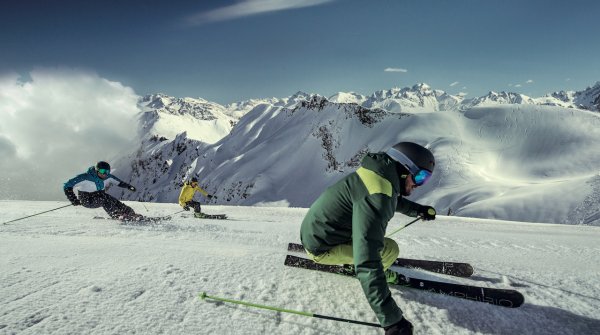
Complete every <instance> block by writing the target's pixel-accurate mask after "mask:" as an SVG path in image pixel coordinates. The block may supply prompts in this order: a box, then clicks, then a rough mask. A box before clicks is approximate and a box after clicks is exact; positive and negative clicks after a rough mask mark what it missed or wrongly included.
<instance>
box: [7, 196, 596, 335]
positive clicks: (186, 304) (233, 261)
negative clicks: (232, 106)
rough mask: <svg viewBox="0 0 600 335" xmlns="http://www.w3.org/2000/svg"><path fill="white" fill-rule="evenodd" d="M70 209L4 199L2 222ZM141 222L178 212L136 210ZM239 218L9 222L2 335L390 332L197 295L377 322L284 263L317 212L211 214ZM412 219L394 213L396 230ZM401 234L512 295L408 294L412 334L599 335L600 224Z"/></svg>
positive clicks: (456, 224)
mask: <svg viewBox="0 0 600 335" xmlns="http://www.w3.org/2000/svg"><path fill="white" fill-rule="evenodd" d="M65 204H66V203H65V202H32V201H0V208H2V210H1V211H0V222H6V221H10V220H13V219H16V218H19V217H23V216H26V215H31V214H34V213H38V212H42V211H45V210H49V209H52V208H56V207H60V206H64V205H65ZM128 204H129V205H130V206H132V207H133V208H134V209H135V210H136V211H137V212H139V213H141V214H145V215H155V216H159V215H166V214H171V213H175V212H177V211H180V210H181V208H180V207H179V206H177V205H176V204H156V203H138V202H129V203H128ZM204 211H205V212H207V213H212V214H217V213H226V214H227V215H228V216H229V218H230V219H229V220H200V219H195V218H192V217H190V213H188V212H185V213H178V214H175V215H174V216H173V219H172V220H170V221H163V222H162V223H159V224H153V225H145V226H141V225H131V224H121V223H119V222H117V221H113V220H98V219H94V216H96V215H100V216H106V214H105V213H104V212H103V211H102V210H101V209H86V208H82V207H67V208H64V209H60V210H57V211H53V212H48V213H45V214H41V215H38V216H34V217H31V218H28V219H25V220H20V221H16V222H13V223H9V224H6V225H0V253H1V254H2V258H1V259H0V269H1V271H0V334H134V333H135V334H383V330H382V329H380V328H379V329H378V328H372V327H366V326H359V325H352V324H346V323H341V322H335V321H329V320H322V319H316V318H310V317H305V316H299V315H294V314H286V313H278V312H274V311H269V310H262V309H257V308H252V307H246V306H241V305H234V304H231V303H222V302H214V301H209V300H201V299H199V297H198V296H199V293H200V292H206V293H207V294H208V295H211V296H217V297H223V298H228V299H238V300H243V301H246V302H251V303H257V304H263V305H269V306H277V307H280V308H285V309H292V310H301V311H307V312H311V313H316V314H321V315H327V316H335V317H341V318H347V319H355V320H361V321H366V322H377V320H376V319H375V315H374V314H373V312H372V311H371V309H370V307H369V305H368V304H367V301H366V299H365V297H364V294H363V292H362V290H361V288H360V286H359V283H358V281H357V280H356V279H354V278H347V277H342V276H337V275H332V274H327V273H319V272H314V271H309V270H301V269H296V268H290V267H286V266H284V265H283V260H284V258H285V255H286V253H287V252H286V247H287V244H288V242H299V229H300V223H301V221H302V218H303V217H304V215H305V213H306V211H307V209H304V208H270V207H234V206H204ZM409 220H410V218H408V217H405V216H403V215H401V214H398V215H396V217H394V218H393V219H392V221H391V222H390V224H389V226H388V233H389V232H391V231H393V230H395V229H397V228H399V227H401V226H402V225H403V224H405V223H407V222H408V221H409ZM393 238H394V239H395V240H396V241H397V242H398V244H399V245H400V249H401V256H402V257H408V258H420V259H431V260H448V261H461V262H469V263H471V264H472V265H473V266H474V268H475V274H474V276H473V277H471V278H455V277H449V276H444V275H437V274H431V273H426V272H422V271H417V270H406V269H401V268H397V270H399V271H401V272H404V273H405V274H408V275H410V276H414V277H420V278H426V279H435V280H441V281H448V282H455V283H465V284H472V285H479V286H484V287H497V288H512V289H516V290H518V291H520V292H522V293H523V295H524V296H525V304H524V305H523V306H521V307H519V308H515V309H511V308H504V307H498V306H493V305H487V304H484V303H479V302H472V301H467V300H462V299H458V298H454V297H448V296H441V295H437V294H433V293H428V292H423V291H418V290H412V289H407V288H392V289H391V291H392V293H393V296H394V299H395V300H396V301H397V302H398V303H399V305H400V307H401V308H402V310H403V311H404V312H405V316H406V318H407V319H409V320H410V321H411V322H412V323H413V324H414V326H415V333H416V334H577V335H581V334H598V333H599V330H600V315H599V314H598V311H599V310H600V268H599V266H598V260H599V259H600V245H599V244H598V240H600V228H599V227H594V226H572V225H556V224H536V223H525V222H510V221H499V220H484V219H473V218H461V217H446V216H440V217H438V219H437V220H435V221H433V222H418V223H416V224H414V225H411V226H410V227H408V228H406V229H403V230H401V231H400V232H399V233H397V234H395V235H394V236H393Z"/></svg>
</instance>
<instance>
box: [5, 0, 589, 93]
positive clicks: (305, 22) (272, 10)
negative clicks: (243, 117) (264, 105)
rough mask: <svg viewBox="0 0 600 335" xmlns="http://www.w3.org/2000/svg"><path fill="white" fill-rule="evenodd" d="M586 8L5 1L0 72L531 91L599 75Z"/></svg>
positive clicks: (191, 88)
mask: <svg viewBox="0 0 600 335" xmlns="http://www.w3.org/2000/svg"><path fill="white" fill-rule="evenodd" d="M599 17H600V2H598V1H593V0H590V1H582V0H572V1H541V0H540V1H527V0H520V1H516V0H497V1H496V0H489V1H485V0H479V1H475V0H461V1H441V0H440V1H433V0H430V1H427V0H425V1H416V0H415V1H391V0H388V1H378V0H373V1H365V0H356V1H355V0H331V1H328V0H286V1H274V0H253V1H151V0H149V1H134V0H131V1H113V0H105V1H92V0H90V1H80V0H78V1H71V0H63V1H28V0H21V1H9V2H8V3H7V2H4V3H3V5H2V10H0V75H1V74H3V73H11V72H17V73H19V74H22V75H24V76H25V78H26V76H27V73H29V72H30V71H32V70H34V69H36V68H56V67H58V68H68V69H82V70H85V71H93V72H96V73H98V75H100V76H101V77H103V78H106V79H109V80H112V81H119V82H121V83H122V84H123V85H127V86H130V87H132V88H133V89H134V90H135V92H136V93H137V94H140V95H143V94H148V93H158V92H162V93H166V94H169V95H173V96H177V97H183V96H190V97H202V98H205V99H208V100H212V101H216V102H219V103H223V104H225V103H230V102H235V101H238V100H243V99H248V98H261V97H285V96H289V95H291V94H293V93H295V92H296V91H299V90H301V91H305V92H309V93H319V94H322V95H325V96H328V95H331V94H334V93H336V92H338V91H354V92H357V93H361V94H371V93H373V92H374V91H376V90H380V89H388V88H392V87H405V86H412V85H413V84H415V83H419V82H425V83H428V84H429V85H431V86H432V87H434V88H436V89H441V90H445V91H447V92H449V93H451V94H456V93H459V92H465V93H468V97H476V96H480V95H483V94H485V93H487V92H488V91H490V90H494V91H502V90H505V91H514V92H518V93H523V94H527V95H531V96H540V95H543V94H545V93H549V92H552V91H556V90H562V89H568V90H582V89H584V88H586V87H587V86H590V85H593V84H594V83H595V82H596V81H600V56H599V55H600V43H598V32H599V31H600V23H599V22H600V19H599ZM386 69H388V71H386Z"/></svg>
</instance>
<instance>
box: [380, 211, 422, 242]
mask: <svg viewBox="0 0 600 335" xmlns="http://www.w3.org/2000/svg"><path fill="white" fill-rule="evenodd" d="M419 220H421V217H420V216H417V218H416V219H414V220H412V221H411V222H409V223H407V224H405V225H404V226H402V227H400V228H398V229H396V230H394V231H393V232H391V233H389V234H388V235H387V236H386V237H390V236H392V235H394V234H396V233H397V232H399V231H401V230H402V229H404V228H406V227H408V226H410V225H411V224H413V223H415V222H417V221H419Z"/></svg>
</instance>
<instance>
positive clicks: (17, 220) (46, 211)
mask: <svg viewBox="0 0 600 335" xmlns="http://www.w3.org/2000/svg"><path fill="white" fill-rule="evenodd" d="M69 206H73V205H66V206H62V207H58V208H55V209H51V210H48V211H45V212H41V213H37V214H33V215H29V216H25V217H22V218H19V219H15V220H11V221H6V222H4V223H3V225H5V224H7V223H11V222H15V221H19V220H23V219H27V218H30V217H32V216H36V215H40V214H44V213H48V212H52V211H55V210H57V209H61V208H65V207H69Z"/></svg>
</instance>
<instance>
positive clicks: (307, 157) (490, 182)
mask: <svg viewBox="0 0 600 335" xmlns="http://www.w3.org/2000/svg"><path fill="white" fill-rule="evenodd" d="M597 91H598V85H596V86H595V87H594V88H590V89H588V90H586V91H582V92H576V93H573V94H570V95H569V94H565V97H564V100H560V101H562V104H554V105H553V106H549V105H552V104H551V103H549V100H548V99H549V97H544V98H537V99H536V98H530V97H527V96H524V95H520V94H515V93H506V92H500V93H493V92H490V93H489V94H488V95H486V96H484V97H480V98H475V99H469V100H465V99H464V98H463V97H461V96H452V95H449V94H447V93H445V92H443V91H439V90H433V89H431V88H430V87H429V86H427V85H425V84H419V85H415V86H413V87H410V88H403V89H391V90H386V91H378V92H375V93H374V94H373V95H371V96H368V97H366V96H365V97H363V96H360V95H357V94H341V93H338V94H336V95H334V96H333V99H334V100H335V101H330V100H329V99H326V98H324V97H322V96H319V95H308V94H305V93H302V92H299V93H298V94H296V95H294V96H292V97H289V98H285V99H263V100H255V101H252V102H250V101H247V102H244V103H239V104H232V105H228V106H227V107H223V106H220V105H218V104H214V103H209V102H207V101H205V100H201V99H176V98H169V97H165V96H150V97H146V98H144V99H143V100H142V104H143V106H145V108H147V110H146V111H145V112H144V115H152V116H153V118H150V121H148V120H147V119H144V117H142V119H141V120H142V123H141V129H142V132H141V133H142V134H143V137H142V140H141V145H140V148H139V150H137V151H136V152H135V153H132V154H130V155H129V156H128V157H127V158H124V159H122V160H121V161H120V162H118V164H117V166H118V171H117V175H120V176H123V177H125V178H126V179H128V180H129V181H130V182H131V183H132V184H134V185H136V187H137V188H138V192H136V193H134V194H131V193H126V192H123V191H120V192H121V194H119V195H120V196H121V197H123V198H126V199H130V200H141V201H158V202H176V199H177V196H178V194H179V189H180V187H181V185H182V182H183V180H185V179H186V178H188V177H190V176H192V175H196V176H198V177H199V178H200V180H201V186H202V187H204V188H205V189H206V190H207V191H208V192H209V193H211V194H215V195H217V197H218V198H217V199H213V202H214V203H218V204H235V205H257V204H263V205H265V204H270V205H283V206H295V207H296V206H298V207H307V206H309V205H310V204H311V203H312V201H313V200H314V199H315V198H316V197H317V196H318V194H320V193H321V192H322V191H323V189H325V188H326V187H327V186H329V185H331V184H332V183H333V182H335V181H336V180H338V179H339V178H341V177H342V176H344V175H345V174H347V173H350V172H352V171H353V170H354V169H355V168H356V167H357V166H358V164H359V162H360V159H361V158H362V157H363V156H364V154H365V153H367V152H369V151H381V150H385V149H386V148H387V147H389V146H390V145H392V144H394V143H396V142H399V141H415V142H418V143H421V144H424V145H428V146H429V147H430V148H431V149H432V151H433V152H434V154H435V155H436V159H437V170H436V171H435V173H434V178H433V182H431V183H429V184H427V185H425V186H424V187H422V189H421V190H419V192H417V193H416V194H415V195H414V196H413V197H412V198H411V199H412V200H414V201H417V202H422V203H429V204H432V205H434V206H435V207H436V208H437V209H438V210H439V211H440V212H443V213H454V214H456V215H461V216H472V217H480V218H498V219H509V220H519V221H538V222H555V223H587V224H592V223H597V224H600V214H598V212H597V204H598V203H599V202H600V173H599V172H600V171H599V170H598V162H600V149H598V148H600V127H598V125H599V124H600V114H599V113H593V112H590V111H586V110H584V109H581V108H577V107H576V106H575V105H576V104H577V103H578V102H582V101H584V100H585V101H591V102H592V103H590V104H588V106H593V101H597V100H598V95H597V96H594V92H597ZM584 97H585V99H584ZM544 99H545V100H544ZM552 99H556V100H557V101H558V100H559V99H558V98H552ZM342 101H346V102H342ZM348 101H353V102H348ZM196 102H197V103H198V106H196V107H188V106H190V105H189V104H192V103H196ZM169 106H171V107H169ZM183 106H185V107H183ZM244 106H245V107H244ZM250 106H253V107H252V108H250ZM247 108H250V109H249V110H248V111H244V110H245V109H247ZM190 110H191V111H194V113H195V114H194V115H199V116H200V117H201V118H202V119H198V121H197V122H199V123H198V124H196V123H194V122H187V121H186V122H176V121H177V120H180V119H181V118H188V117H193V116H192V115H190V114H189V113H187V111H190ZM232 111H238V112H240V111H244V112H242V113H240V115H242V114H243V116H242V117H241V118H240V119H239V120H236V119H235V118H234V117H233V115H235V114H234V113H232ZM174 114H175V115H174ZM171 117H172V118H173V120H174V121H173V120H171V119H170V118H171ZM165 120H171V121H169V122H168V123H167V122H166V121H165ZM186 120H187V119H186ZM210 122H212V123H210ZM204 125H206V127H204ZM217 125H222V128H218V127H217ZM226 125H234V126H233V127H229V128H227V127H226ZM196 127H198V128H196ZM200 127H204V128H200ZM210 127H214V128H215V129H212V128H211V129H209V128H210ZM211 130H212V131H215V130H218V132H216V133H212V134H213V135H210V136H208V135H207V134H209V133H210V132H211ZM148 133H151V134H152V136H147V134H148ZM163 133H164V135H163ZM167 133H168V134H167ZM190 134H194V135H193V136H192V135H190ZM219 136H221V137H220V138H218V137H219Z"/></svg>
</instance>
